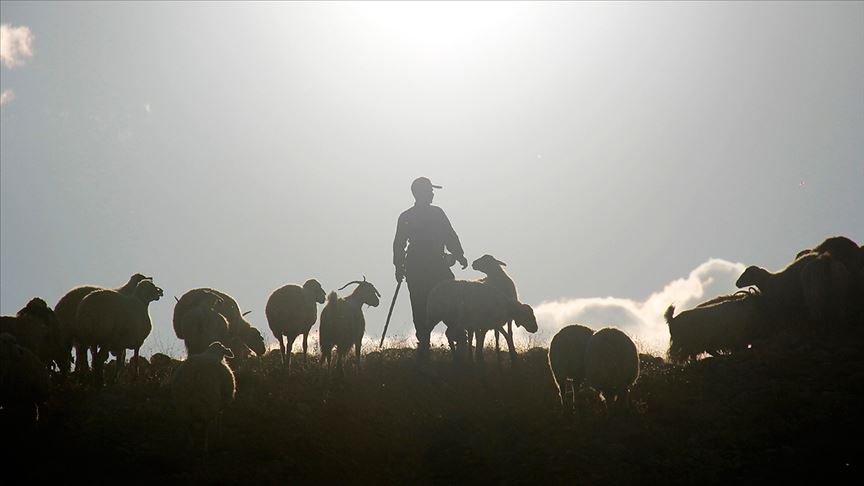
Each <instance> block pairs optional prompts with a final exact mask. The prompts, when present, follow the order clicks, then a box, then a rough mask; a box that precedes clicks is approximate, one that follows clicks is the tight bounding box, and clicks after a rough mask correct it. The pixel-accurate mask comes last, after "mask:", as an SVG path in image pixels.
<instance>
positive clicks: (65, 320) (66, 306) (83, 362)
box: [54, 273, 152, 372]
mask: <svg viewBox="0 0 864 486" xmlns="http://www.w3.org/2000/svg"><path fill="white" fill-rule="evenodd" d="M145 279H150V280H152V279H151V278H150V277H145V276H144V275H142V274H140V273H136V274H134V275H132V276H131V277H129V281H128V282H126V283H125V284H124V285H122V286H121V287H118V288H116V289H112V290H114V291H117V292H120V293H121V294H123V295H132V294H133V293H135V287H136V286H137V285H138V282H140V281H142V280H145ZM103 289H104V287H97V286H95V285H83V286H80V287H75V288H74V289H72V290H70V291H69V292H66V294H65V295H64V296H63V297H61V298H60V300H59V301H57V305H55V306H54V312H55V313H56V314H57V319H59V321H60V341H61V343H62V346H63V347H64V348H65V349H66V352H67V353H68V352H69V351H70V350H71V349H72V346H73V345H74V346H75V371H83V370H86V369H87V349H86V348H83V347H82V346H80V345H79V344H76V342H77V336H75V333H74V329H75V328H76V327H77V324H76V323H75V315H76V314H77V313H78V304H80V303H81V300H83V299H84V297H86V296H87V294H89V293H90V292H93V291H96V290H103ZM57 365H58V366H59V367H60V371H62V372H66V371H69V368H70V365H71V363H70V360H66V361H65V362H63V363H57Z"/></svg>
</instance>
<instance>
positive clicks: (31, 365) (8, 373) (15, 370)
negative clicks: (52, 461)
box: [0, 332, 50, 431]
mask: <svg viewBox="0 0 864 486" xmlns="http://www.w3.org/2000/svg"><path fill="white" fill-rule="evenodd" d="M49 391H50V382H49V378H48V370H47V369H46V368H45V365H44V364H43V363H42V362H41V361H40V360H39V358H38V357H37V356H36V354H34V353H33V352H32V351H30V350H29V349H27V348H25V347H24V346H21V345H20V344H18V341H17V340H16V339H15V336H13V335H12V334H9V333H7V332H4V333H0V416H5V417H4V421H3V422H4V431H8V428H9V427H14V426H16V425H20V424H27V425H29V424H32V423H33V422H35V421H38V419H39V404H41V403H43V402H44V401H45V400H47V399H48V393H49Z"/></svg>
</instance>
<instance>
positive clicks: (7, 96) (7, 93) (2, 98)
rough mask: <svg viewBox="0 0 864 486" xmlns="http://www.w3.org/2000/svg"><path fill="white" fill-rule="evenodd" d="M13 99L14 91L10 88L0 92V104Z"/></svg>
mask: <svg viewBox="0 0 864 486" xmlns="http://www.w3.org/2000/svg"><path fill="white" fill-rule="evenodd" d="M14 99H15V92H14V91H12V90H11V89H4V90H3V93H0V106H3V105H5V104H6V103H9V102H10V101H12V100H14Z"/></svg>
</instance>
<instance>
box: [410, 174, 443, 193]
mask: <svg viewBox="0 0 864 486" xmlns="http://www.w3.org/2000/svg"><path fill="white" fill-rule="evenodd" d="M424 187H431V188H433V189H442V187H441V186H436V185H435V184H432V181H430V180H429V178H428V177H418V178H416V179H414V182H412V183H411V192H412V193H416V192H417V191H418V190H419V189H421V188H424Z"/></svg>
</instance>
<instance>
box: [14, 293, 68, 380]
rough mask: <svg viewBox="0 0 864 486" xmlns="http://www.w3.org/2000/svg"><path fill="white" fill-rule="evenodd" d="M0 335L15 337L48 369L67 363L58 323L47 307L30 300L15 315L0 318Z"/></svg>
mask: <svg viewBox="0 0 864 486" xmlns="http://www.w3.org/2000/svg"><path fill="white" fill-rule="evenodd" d="M0 332H8V333H10V334H12V335H13V336H15V339H16V340H17V341H18V344H19V345H21V346H24V347H25V348H27V349H29V350H30V351H32V352H34V353H35V354H36V356H37V357H38V358H39V360H40V361H42V362H43V363H45V364H46V365H47V366H48V367H49V368H50V367H51V363H54V362H56V363H57V366H58V368H59V369H61V370H62V365H61V363H64V362H68V361H69V350H68V349H67V348H65V346H64V345H63V343H62V341H61V336H60V322H59V321H58V319H57V315H56V314H55V313H54V311H53V310H51V308H50V307H48V304H47V303H46V302H45V301H44V300H42V299H40V298H39V297H34V298H33V299H31V300H30V302H28V303H27V305H26V306H25V307H24V308H23V309H21V310H19V311H18V313H17V314H16V315H15V316H2V317H0Z"/></svg>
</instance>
